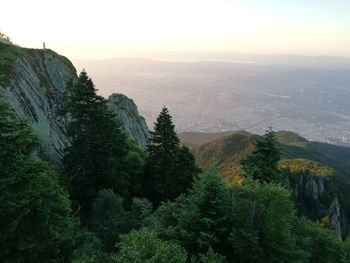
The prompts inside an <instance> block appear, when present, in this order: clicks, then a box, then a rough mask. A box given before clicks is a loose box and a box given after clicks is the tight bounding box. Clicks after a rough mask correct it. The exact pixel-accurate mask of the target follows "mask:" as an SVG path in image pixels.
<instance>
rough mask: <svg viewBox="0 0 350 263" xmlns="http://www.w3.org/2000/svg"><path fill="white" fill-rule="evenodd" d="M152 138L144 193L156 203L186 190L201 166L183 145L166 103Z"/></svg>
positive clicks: (145, 172) (145, 173) (144, 177)
mask: <svg viewBox="0 0 350 263" xmlns="http://www.w3.org/2000/svg"><path fill="white" fill-rule="evenodd" d="M151 141H152V144H151V145H150V146H149V149H148V154H149V155H148V158H146V163H145V170H144V176H143V182H142V184H143V193H141V195H143V196H145V197H147V198H148V199H149V200H151V201H152V202H153V203H155V204H156V205H157V204H159V203H160V202H161V201H165V200H173V199H174V198H176V197H177V196H179V195H180V194H182V193H184V192H185V191H187V189H188V188H190V187H191V185H192V182H193V180H194V178H196V176H197V174H198V171H199V170H198V168H197V166H196V164H195V160H194V157H193V155H192V154H191V153H190V151H189V150H188V149H187V148H185V147H182V148H180V142H179V138H178V137H177V134H176V132H175V125H174V124H173V121H172V117H171V116H170V114H169V111H168V109H167V108H166V107H163V109H162V111H161V113H160V114H159V116H158V118H157V122H156V123H155V126H154V132H152V138H151Z"/></svg>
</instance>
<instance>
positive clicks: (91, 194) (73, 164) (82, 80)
mask: <svg viewBox="0 0 350 263" xmlns="http://www.w3.org/2000/svg"><path fill="white" fill-rule="evenodd" d="M96 91H97V90H96V89H95V87H94V84H93V82H92V80H91V79H90V78H89V77H88V75H87V73H86V72H85V71H83V72H81V73H80V75H79V77H78V79H77V80H76V81H74V82H73V83H72V84H71V85H70V87H69V88H68V95H67V98H66V105H65V107H64V109H63V111H64V112H65V113H67V114H68V116H69V118H70V122H69V124H68V127H67V132H68V135H69V137H70V139H71V146H69V147H68V148H67V149H66V153H65V156H64V159H63V162H64V167H65V173H66V175H67V176H68V178H69V180H70V184H71V195H72V199H73V200H74V201H75V202H77V203H78V204H79V207H81V208H82V212H87V211H88V210H89V208H90V206H91V204H92V202H93V200H94V198H95V196H96V194H97V192H98V191H99V190H102V189H113V191H115V192H117V193H119V194H121V195H122V196H124V197H125V196H127V195H128V188H129V185H128V184H129V178H128V172H127V163H126V162H127V161H126V160H127V154H128V149H129V146H128V143H127V140H126V135H125V134H124V133H123V132H122V131H121V129H120V126H119V125H118V124H117V122H116V120H115V116H114V115H113V114H112V113H111V112H110V111H109V109H108V107H107V104H106V103H107V100H105V99H104V98H103V97H101V96H99V95H97V94H96Z"/></svg>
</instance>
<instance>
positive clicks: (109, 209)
mask: <svg viewBox="0 0 350 263" xmlns="http://www.w3.org/2000/svg"><path fill="white" fill-rule="evenodd" d="M126 220H127V217H126V212H125V210H124V207H123V199H122V198H121V197H120V196H119V195H118V194H115V193H113V191H112V190H101V191H100V192H99V193H98V194H97V196H96V198H95V201H94V202H93V205H92V209H91V216H90V222H89V223H90V224H89V226H90V229H91V230H92V232H93V233H95V234H96V236H97V237H98V238H99V239H100V240H101V242H102V244H103V245H104V249H103V250H104V251H106V252H111V251H113V249H114V246H115V244H116V243H117V242H118V241H119V235H120V234H122V233H125V229H124V225H125V223H124V222H125V221H126Z"/></svg>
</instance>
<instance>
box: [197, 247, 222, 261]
mask: <svg viewBox="0 0 350 263" xmlns="http://www.w3.org/2000/svg"><path fill="white" fill-rule="evenodd" d="M225 262H227V261H226V259H225V257H224V256H221V255H219V254H218V253H215V252H214V250H213V249H212V248H209V249H208V251H207V253H205V254H204V255H200V256H199V261H198V263H225Z"/></svg>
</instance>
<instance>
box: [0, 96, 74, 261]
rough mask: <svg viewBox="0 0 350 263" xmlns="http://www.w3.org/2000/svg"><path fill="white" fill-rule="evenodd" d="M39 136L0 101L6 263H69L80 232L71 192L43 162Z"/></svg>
mask: <svg viewBox="0 0 350 263" xmlns="http://www.w3.org/2000/svg"><path fill="white" fill-rule="evenodd" d="M37 147H38V139H37V137H36V136H35V135H34V134H33V132H32V130H31V127H30V124H29V123H28V122H27V121H20V120H17V119H16V117H15V114H14V112H13V111H12V110H11V109H10V107H9V106H8V105H7V104H6V103H4V102H3V101H2V100H1V99H0V233H1V234H0V247H1V251H0V259H1V262H42V260H43V259H45V261H47V262H69V261H70V259H71V255H72V252H73V248H74V247H75V246H76V241H77V237H78V234H79V231H78V223H77V221H76V220H75V219H74V218H73V216H72V213H71V208H70V201H69V198H68V195H67V193H66V192H65V191H64V189H63V188H62V187H61V186H60V185H59V183H58V178H57V175H56V174H55V173H54V171H53V170H52V169H51V168H50V167H49V165H48V164H47V163H45V162H43V161H38V160H34V159H33V154H34V152H35V150H36V149H37Z"/></svg>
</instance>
